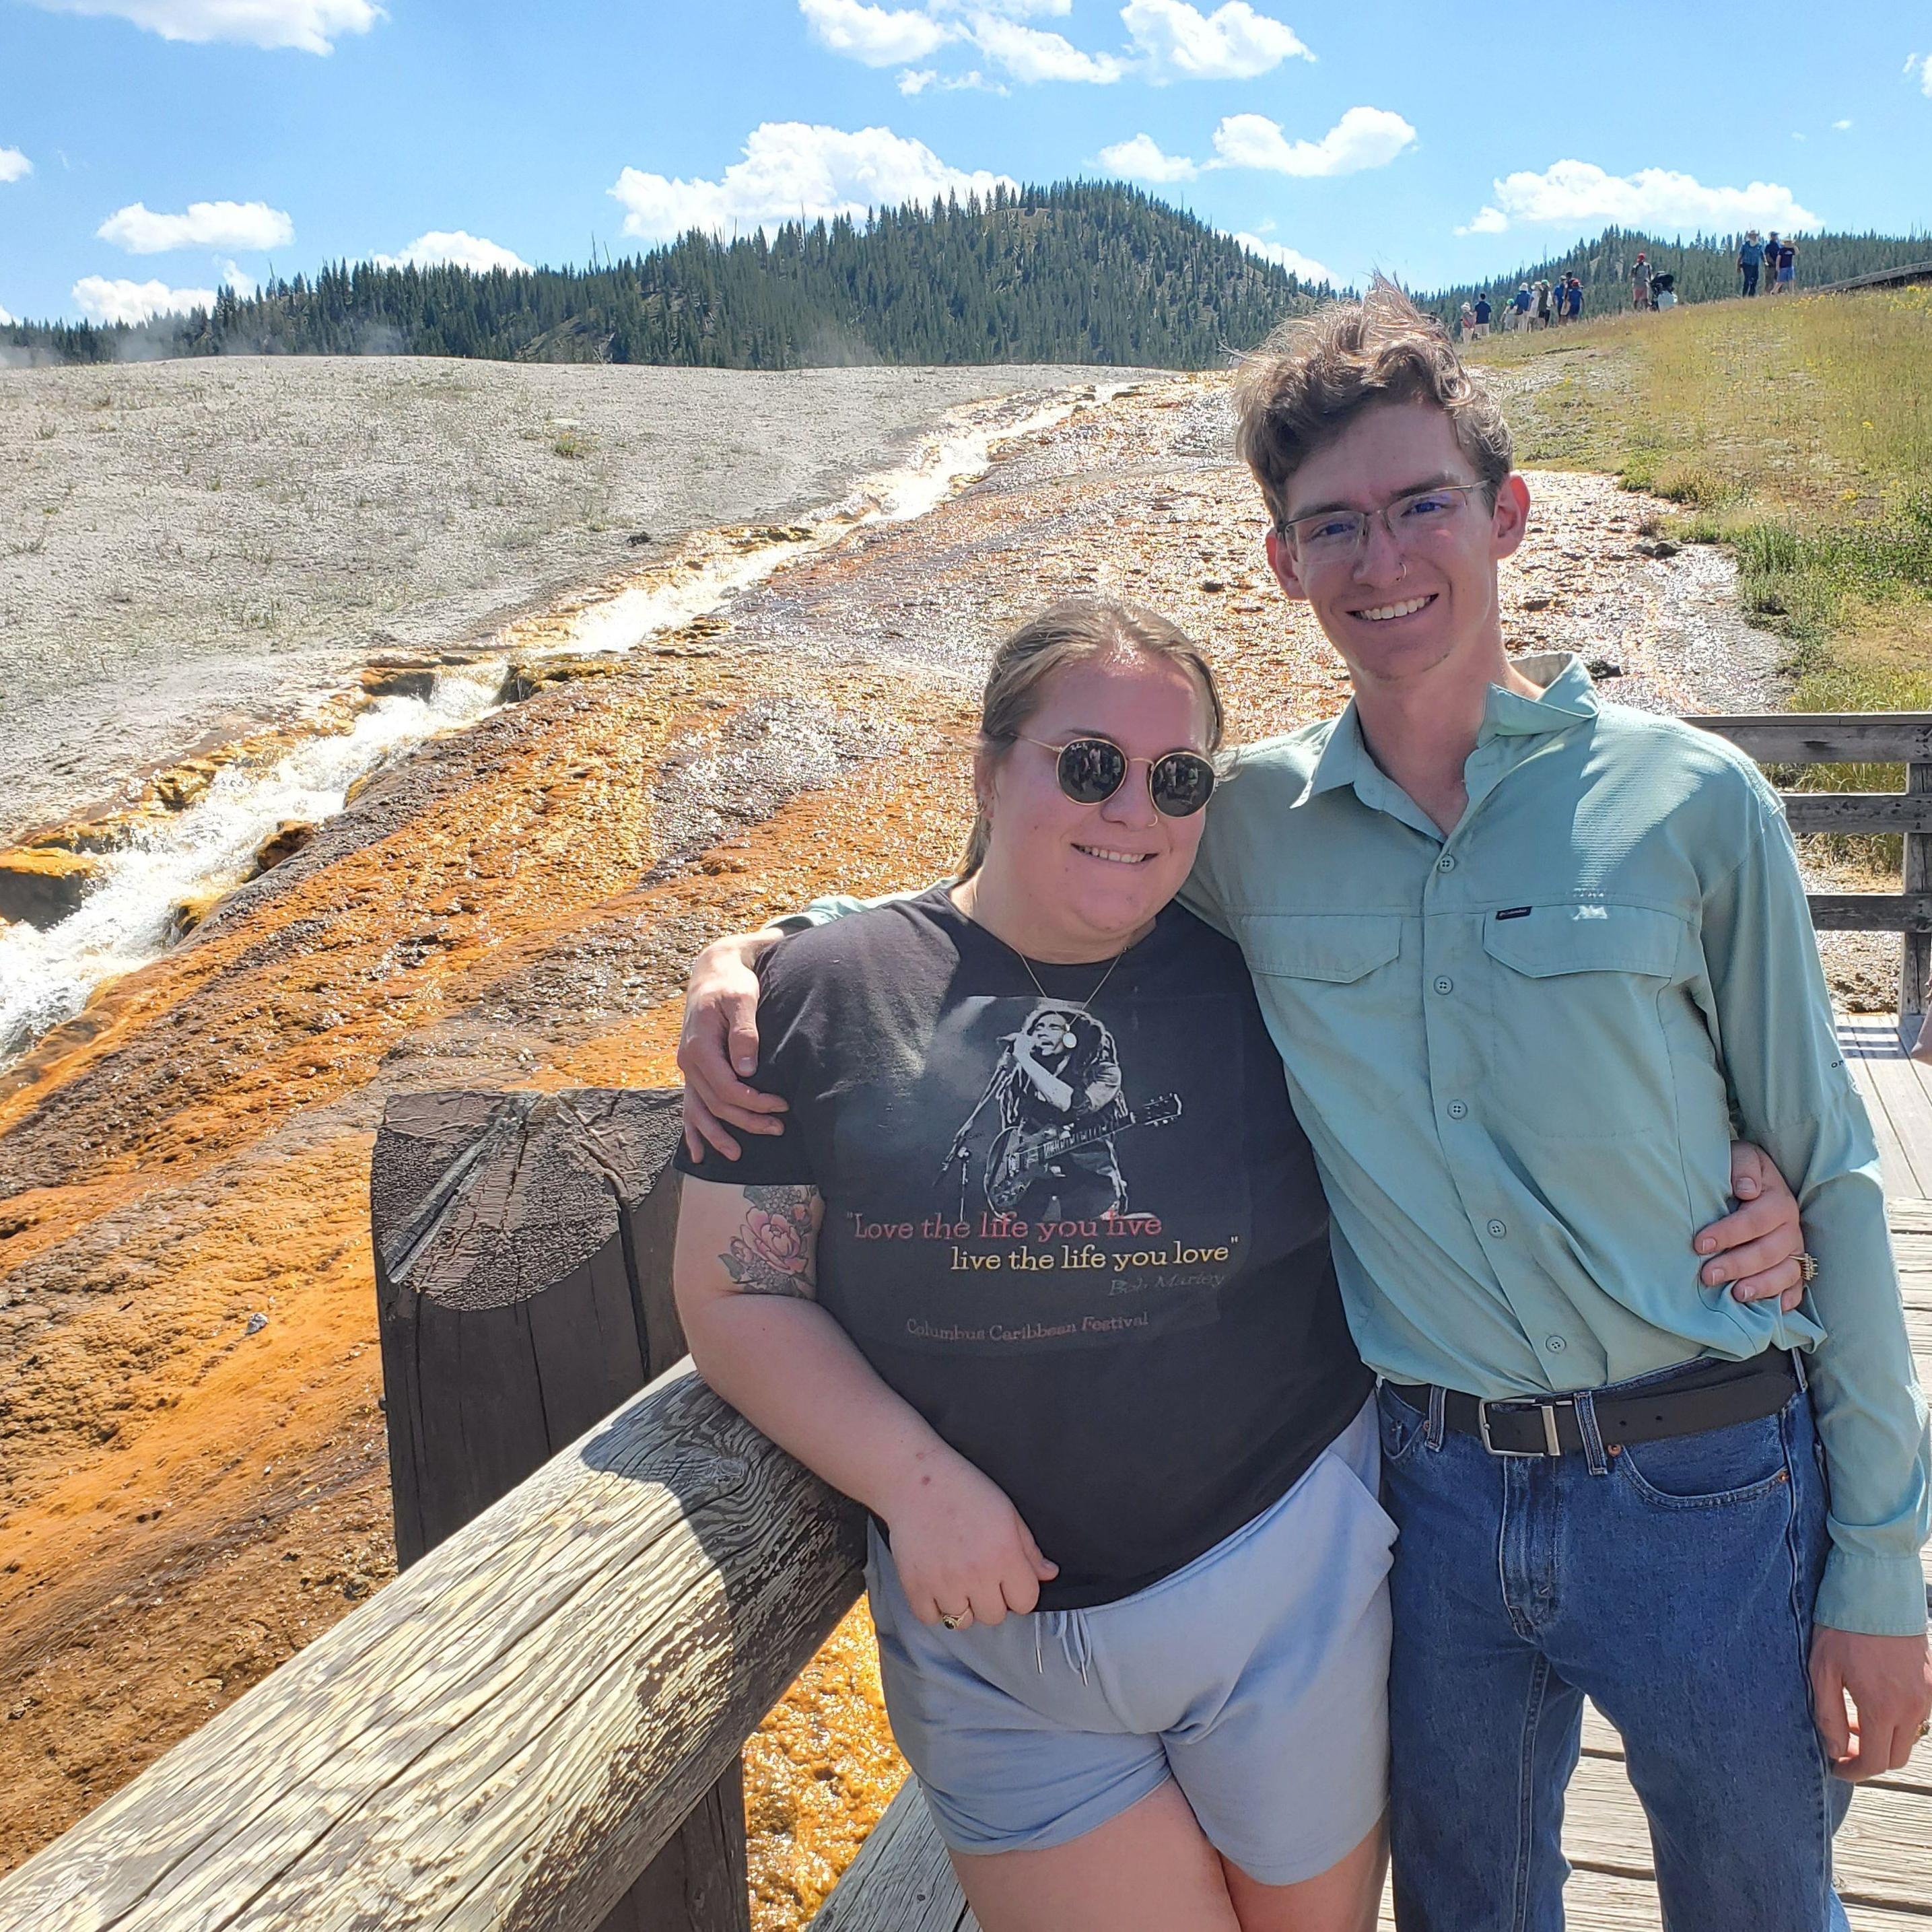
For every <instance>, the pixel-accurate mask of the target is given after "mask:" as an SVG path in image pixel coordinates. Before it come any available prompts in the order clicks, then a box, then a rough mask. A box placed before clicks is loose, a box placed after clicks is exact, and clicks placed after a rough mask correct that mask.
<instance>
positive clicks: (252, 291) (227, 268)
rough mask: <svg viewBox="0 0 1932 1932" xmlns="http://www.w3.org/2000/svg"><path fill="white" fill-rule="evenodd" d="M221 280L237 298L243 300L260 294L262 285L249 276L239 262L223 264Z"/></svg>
mask: <svg viewBox="0 0 1932 1932" xmlns="http://www.w3.org/2000/svg"><path fill="white" fill-rule="evenodd" d="M221 279H222V280H223V281H224V282H226V284H228V286H229V287H230V288H231V289H233V290H234V291H235V293H236V294H237V295H238V296H243V297H247V296H254V295H259V294H260V293H261V290H262V284H260V282H259V281H257V280H256V278H254V276H253V275H250V274H249V272H248V270H247V269H245V268H243V267H242V265H241V263H239V262H223V263H222V265H221Z"/></svg>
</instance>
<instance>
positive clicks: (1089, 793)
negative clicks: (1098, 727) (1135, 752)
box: [1060, 738, 1127, 805]
mask: <svg viewBox="0 0 1932 1932" xmlns="http://www.w3.org/2000/svg"><path fill="white" fill-rule="evenodd" d="M1126 776H1127V754H1126V753H1125V752H1124V751H1122V750H1121V748H1120V746H1119V745H1110V744H1109V743H1108V742H1107V741H1106V739H1104V738H1076V739H1074V741H1073V743H1072V744H1070V745H1068V746H1067V748H1066V749H1065V750H1064V751H1062V752H1061V754H1060V788H1061V790H1062V791H1064V793H1066V794H1067V796H1068V797H1069V798H1070V799H1073V802H1074V803H1075V804H1076V805H1098V804H1099V803H1100V801H1101V800H1102V799H1106V798H1112V796H1113V795H1114V794H1115V793H1116V792H1117V791H1118V790H1120V788H1121V781H1122V780H1123V779H1124V778H1126Z"/></svg>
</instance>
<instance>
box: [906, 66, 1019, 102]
mask: <svg viewBox="0 0 1932 1932" xmlns="http://www.w3.org/2000/svg"><path fill="white" fill-rule="evenodd" d="M898 88H899V92H901V94H904V95H914V94H923V93H925V92H926V89H928V88H931V89H933V90H934V91H935V92H938V93H940V94H959V93H961V92H972V93H975V94H1004V93H1006V92H1007V89H1005V88H1004V87H1002V86H1001V85H1000V84H999V83H998V81H995V80H988V79H987V78H986V76H985V75H984V74H982V73H981V72H980V70H979V69H978V68H973V69H972V70H971V71H970V72H968V73H966V74H941V73H939V72H938V71H936V70H935V69H934V68H929V67H919V68H913V67H909V68H907V69H906V70H905V71H904V73H902V74H901V75H900V76H899V80H898Z"/></svg>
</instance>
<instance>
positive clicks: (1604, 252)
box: [1424, 228, 1932, 322]
mask: <svg viewBox="0 0 1932 1932" xmlns="http://www.w3.org/2000/svg"><path fill="white" fill-rule="evenodd" d="M1740 239H1742V238H1741V237H1740V236H1736V235H1698V236H1694V237H1693V238H1692V239H1691V240H1690V241H1688V242H1685V241H1682V240H1669V239H1664V238H1661V237H1660V236H1655V235H1646V234H1644V233H1642V232H1641V231H1640V230H1638V229H1634V228H1607V229H1604V232H1603V233H1602V234H1601V235H1599V236H1598V237H1597V238H1596V239H1595V241H1593V242H1579V243H1578V244H1577V246H1576V247H1575V248H1572V249H1570V250H1569V251H1567V252H1566V253H1565V254H1561V255H1550V256H1547V257H1545V258H1544V260H1541V261H1540V262H1531V263H1525V264H1524V265H1523V266H1521V267H1520V268H1516V269H1511V270H1510V272H1508V274H1507V275H1494V276H1492V277H1491V278H1490V279H1489V280H1488V281H1485V282H1464V283H1460V284H1457V286H1456V287H1454V288H1448V289H1444V290H1441V291H1440V292H1439V293H1436V294H1435V295H1432V296H1426V297H1424V301H1425V302H1427V305H1428V306H1429V307H1430V308H1433V309H1434V310H1436V311H1437V312H1438V313H1439V314H1440V315H1441V316H1442V318H1443V320H1445V322H1447V321H1453V320H1454V319H1455V317H1456V314H1457V311H1459V310H1460V308H1462V305H1463V302H1465V301H1469V302H1474V301H1475V299H1476V296H1477V294H1478V292H1479V291H1485V290H1486V291H1487V293H1488V294H1489V296H1490V300H1491V301H1492V302H1494V301H1496V300H1497V299H1499V298H1500V297H1505V296H1508V295H1510V294H1511V293H1514V290H1515V289H1516V287H1517V284H1519V283H1521V282H1535V281H1549V282H1554V281H1556V280H1557V278H1559V276H1562V275H1575V276H1576V277H1577V278H1578V279H1579V280H1580V281H1581V282H1582V283H1583V292H1584V293H1583V312H1584V314H1586V315H1601V314H1604V313H1605V311H1608V310H1612V309H1622V308H1628V307H1629V306H1630V271H1631V263H1633V262H1634V261H1635V260H1637V251H1638V250H1639V249H1642V250H1643V252H1644V253H1645V254H1646V255H1648V256H1649V258H1650V263H1651V266H1652V268H1653V269H1665V270H1667V271H1669V272H1671V273H1672V274H1674V275H1676V278H1677V281H1676V289H1677V299H1678V300H1679V302H1714V301H1716V300H1718V299H1719V298H1721V297H1722V296H1734V295H1736V294H1737V293H1739V287H1740V284H1739V280H1738V272H1737V268H1736V263H1737V259H1738V243H1739V240H1740ZM1792 239H1793V242H1795V243H1796V246H1797V249H1798V260H1797V263H1796V269H1797V280H1798V286H1799V287H1800V288H1801V289H1803V288H1816V287H1817V286H1818V285H1819V284H1820V283H1821V282H1841V281H1846V280H1848V279H1849V278H1851V277H1852V276H1853V275H1871V274H1873V273H1875V272H1876V271H1877V270H1879V269H1895V268H1899V267H1901V266H1903V265H1904V264H1905V263H1907V262H1922V261H1925V260H1928V259H1932V235H1907V236H1888V235H1829V234H1828V235H1799V236H1793V238H1792Z"/></svg>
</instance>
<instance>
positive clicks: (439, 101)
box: [0, 0, 1932, 318]
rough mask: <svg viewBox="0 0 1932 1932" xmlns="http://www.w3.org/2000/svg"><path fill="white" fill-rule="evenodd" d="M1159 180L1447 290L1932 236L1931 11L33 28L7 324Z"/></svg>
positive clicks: (500, 12)
mask: <svg viewBox="0 0 1932 1932" xmlns="http://www.w3.org/2000/svg"><path fill="white" fill-rule="evenodd" d="M1071 175H1088V176H1103V175H1116V176H1122V177H1124V178H1136V179H1139V180H1140V181H1142V182H1143V183H1144V184H1146V185H1148V186H1149V187H1151V188H1152V189H1153V190H1154V191H1155V192H1156V193H1160V194H1161V195H1163V196H1166V198H1168V199H1172V200H1175V201H1177V202H1181V204H1183V205H1186V206H1187V207H1190V208H1193V210H1195V211H1196V212H1197V213H1198V214H1200V215H1201V216H1202V217H1203V218H1204V219H1205V220H1208V221H1210V222H1211V223H1213V224H1214V226H1217V227H1218V228H1221V229H1226V230H1227V231H1228V232H1229V233H1235V234H1241V235H1244V236H1247V237H1248V238H1250V242H1251V245H1253V246H1255V247H1256V248H1259V249H1262V250H1263V251H1269V252H1273V253H1274V254H1277V257H1278V258H1280V259H1283V260H1286V261H1287V262H1288V263H1289V265H1290V266H1301V265H1303V264H1315V265H1319V266H1321V267H1322V268H1325V269H1328V270H1329V271H1331V272H1332V273H1333V274H1334V275H1336V276H1337V278H1341V279H1343V280H1349V281H1359V280H1360V279H1361V278H1362V277H1364V275H1367V273H1368V272H1369V271H1370V269H1375V268H1381V269H1387V270H1388V271H1390V272H1394V273H1395V274H1397V275H1400V276H1401V277H1403V278H1404V279H1406V280H1407V281H1409V282H1411V283H1412V284H1417V285H1421V286H1430V285H1434V284H1441V283H1443V282H1446V281H1451V280H1460V279H1461V278H1463V277H1465V276H1473V275H1488V274H1491V273H1497V272H1501V271H1502V270H1504V269H1507V268H1508V267H1509V266H1511V265H1513V264H1514V263H1516V262H1517V261H1519V260H1523V259H1524V258H1526V257H1533V256H1535V255H1538V254H1543V253H1544V252H1545V251H1547V250H1548V249H1549V248H1551V247H1553V246H1558V245H1562V244H1565V243H1567V242H1569V241H1571V240H1573V239H1575V238H1577V236H1581V235H1585V234H1588V233H1593V232H1595V229H1598V228H1599V227H1601V226H1603V225H1604V223H1605V222H1606V221H1607V220H1613V219H1619V218H1622V219H1625V220H1633V221H1642V222H1643V223H1646V224H1647V225H1650V226H1660V227H1662V228H1664V229H1680V228H1681V229H1684V230H1685V231H1686V232H1688V231H1689V230H1691V229H1695V228H1697V227H1698V226H1704V227H1706V228H1707V229H1709V228H1723V229H1730V228H1734V227H1737V226H1742V225H1745V223H1755V224H1756V225H1757V226H1764V227H1769V226H1784V227H1796V228H1802V227H1804V226H1809V225H1813V224H1814V223H1823V224H1825V225H1827V226H1832V227H1854V228H1866V227H1870V228H1876V229H1881V230H1885V231H1887V232H1893V233H1900V232H1904V231H1906V230H1909V229H1915V228H1923V227H1925V226H1928V225H1932V192H1928V190H1927V183H1928V182H1932V4H1921V0H1906V4H1903V5H1901V4H1900V0H1847V4H1843V5H1838V6H1835V7H1817V6H1816V5H1798V4H1796V0H1756V4H1753V5H1745V4H1742V0H1704V4H1700V5H1692V4H1688V3H1687V0H1670V4H1667V5H1666V4H1663V3H1662V0H1598V4H1595V5H1589V4H1583V0H1568V4H1564V0H1556V4H1550V5H1535V4H1531V5H1521V4H1511V5H1500V4H1487V5H1467V4H1466V5H1460V6H1456V5H1448V4H1443V0H1435V4H1430V5H1409V4H1403V0H1377V4H1373V5H1361V4H1350V5H1341V4H1339V0H1322V4H1321V5H1310V4H1309V0H1221V4H1219V5H1215V4H1212V0H1200V4H1199V5H1194V4H1190V0H1124V4H1123V0H709V4H706V0H628V4H622V5H617V4H605V5H594V6H593V5H580V4H573V0H549V4H547V5H544V6H542V7H530V6H529V5H527V0H521V3H520V4H517V5H510V4H508V0H460V4H458V0H384V4H383V5H377V4H375V0H0V312H6V313H10V314H11V315H13V316H17V317H28V316H31V317H35V318H40V317H55V316H60V317H79V316H80V315H82V314H92V315H95V316H96V317H114V316H117V315H124V316H127V317H133V316H135V315H136V314H139V313H141V312H142V311H145V310H147V309H151V308H154V307H157V306H167V305H180V304H181V302H184V300H186V299H189V297H190V296H191V295H192V293H193V292H194V291H197V290H200V291H205V290H211V289H212V288H214V287H217V286H219V285H220V283H221V282H222V281H224V280H227V281H233V282H234V283H235V284H237V285H238V286H248V285H251V284H253V283H254V281H256V280H257V279H259V278H261V277H263V276H265V275H267V274H268V273H269V270H270V268H271V266H272V267H273V269H274V270H275V272H279V273H282V274H293V272H296V270H298V269H314V268H315V267H316V266H317V265H318V264H320V263H322V262H324V261H326V260H333V259H335V258H337V257H344V256H347V257H352V258H353V257H374V256H389V257H401V258H405V259H419V260H427V259H436V258H449V259H455V260H469V261H472V262H476V263H485V262H488V261H490V260H509V259H511V258H514V259H515V260H521V261H524V262H529V263H565V262H577V263H581V262H583V261H584V260H586V258H587V257H588V256H589V251H590V249H591V247H592V242H593V239H594V241H595V245H596V246H597V247H598V249H599V250H600V251H612V252H625V251H635V250H638V249H641V248H646V247H648V246H649V245H650V244H651V243H652V242H654V241H655V240H657V239H661V237H663V236H666V235H667V234H670V233H675V232H676V230H677V229H679V228H681V227H682V226H690V225H692V224H699V225H703V226H714V227H717V228H719V229H722V230H724V231H725V232H729V231H730V230H731V229H734V228H736V229H739V230H741V231H742V230H743V229H748V228H749V227H751V226H754V225H756V224H757V223H760V222H768V221H771V220H775V219H779V218H782V217H784V216H786V215H787V214H796V213H797V212H798V211H799V210H800V209H801V208H802V209H803V210H804V211H805V212H807V213H808V214H818V213H826V212H832V211H836V210H837V209H838V208H856V207H860V206H862V205H865V204H866V203H868V202H876V201H881V200H896V199H903V198H905V196H907V195H908V194H909V193H910V194H929V193H932V192H933V191H934V190H943V189H944V188H946V187H955V186H956V187H962V188H964V187H967V186H968V185H971V184H973V183H974V182H982V183H983V182H987V181H991V180H993V179H995V178H1008V179H1014V180H1019V181H1049V180H1057V179H1061V178H1066V177H1068V176H1071Z"/></svg>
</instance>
